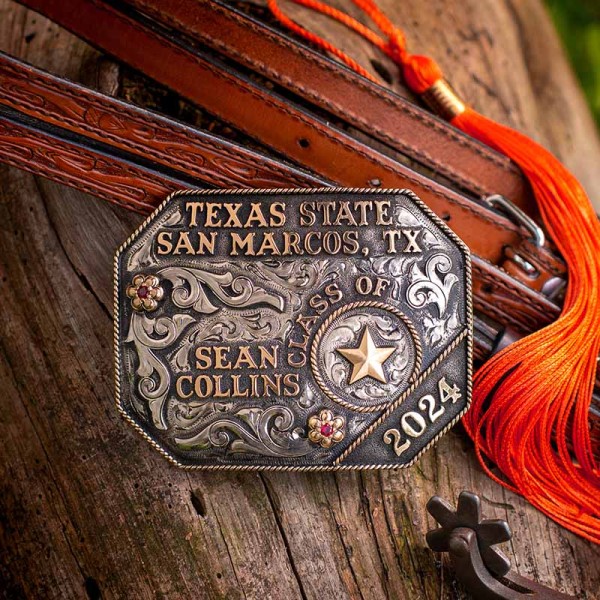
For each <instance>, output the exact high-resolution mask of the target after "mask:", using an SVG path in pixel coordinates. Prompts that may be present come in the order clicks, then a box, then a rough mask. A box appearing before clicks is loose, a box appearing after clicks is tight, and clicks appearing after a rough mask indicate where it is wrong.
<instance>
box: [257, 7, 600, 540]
mask: <svg viewBox="0 0 600 600" xmlns="http://www.w3.org/2000/svg"><path fill="white" fill-rule="evenodd" d="M293 1H294V2H296V3H297V4H301V5H303V6H305V7H307V8H310V9H313V10H316V11H318V12H321V13H323V14H326V15H328V16H329V17H331V18H333V19H336V20H337V21H340V22H341V23H343V24H344V25H346V26H347V27H348V28H350V29H352V30H353V31H355V32H356V33H358V34H359V35H361V36H362V37H364V38H365V39H367V40H368V41H370V42H371V43H372V44H373V45H375V46H376V47H377V48H379V49H380V50H381V51H382V52H384V53H385V54H386V55H387V56H389V57H390V58H391V59H392V60H394V62H396V64H398V66H399V67H400V69H401V70H402V74H403V77H404V80H405V82H406V84H407V86H408V87H409V88H410V89H411V90H412V91H413V92H415V93H417V94H420V95H422V96H423V99H424V100H426V101H428V102H429V103H430V104H431V105H432V106H434V107H435V108H436V109H438V110H439V112H441V114H442V116H444V117H445V118H447V119H448V120H449V121H450V122H451V123H452V124H453V125H454V126H456V127H457V128H459V129H461V130H462V131H464V132H465V133H467V134H468V135H470V136H472V137H474V138H476V139H478V140H480V141H481V142H483V143H485V144H487V145H488V146H490V147H492V148H494V149H496V150H498V151H499V152H501V153H503V154H505V155H506V156H508V157H509V158H511V159H512V160H513V161H514V162H515V163H517V164H518V165H519V166H520V168H521V169H522V171H523V173H524V174H525V175H526V177H527V178H528V180H529V181H530V183H531V186H532V189H533V192H534V195H535V198H536V201H537V204H538V207H539V210H540V214H541V216H542V219H543V221H544V224H545V226H546V229H547V230H548V232H549V234H550V235H551V237H552V239H553V241H554V243H555V244H556V246H557V248H558V249H559V250H560V252H561V254H562V255H563V257H564V259H565V262H566V264H567V267H568V272H569V282H568V286H567V291H566V295H565V301H564V305H563V309H562V313H561V316H560V317H559V318H558V319H557V320H556V321H555V322H554V323H552V324H550V325H548V326H547V327H545V328H543V329H541V330H540V331H537V332H535V333H533V334H531V335H529V336H527V337H525V338H523V339H521V340H519V341H518V342H516V343H514V344H512V345H511V346H509V347H507V348H505V349H504V350H503V351H502V352H500V353H498V354H497V355H495V356H493V357H492V358H491V359H490V360H488V361H487V362H486V363H485V365H484V366H483V367H481V368H480V369H479V370H478V372H477V373H476V375H475V378H474V390H473V402H472V405H471V409H470V411H469V412H468V413H467V415H466V416H465V417H464V419H463V422H464V425H465V428H466V430H467V432H468V433H469V435H470V436H471V438H472V439H473V441H474V444H475V449H476V452H477V456H478V458H479V460H480V462H481V464H482V466H483V468H484V469H485V470H486V472H487V473H488V475H489V476H490V477H492V478H493V479H494V480H495V481H497V482H498V483H501V484H502V485H504V486H505V487H507V488H509V489H511V490H513V491H515V492H518V493H520V494H522V495H523V496H524V497H525V498H527V500H528V501H529V502H531V503H532V504H533V505H534V506H536V507H537V508H539V509H540V510H541V511H543V512H544V513H545V514H546V515H548V516H549V517H551V518H552V519H554V520H555V521H557V522H558V523H560V524H561V525H563V526H564V527H566V528H567V529H570V530H571V531H573V532H575V533H577V534H578V535H580V536H582V537H584V538H586V539H588V540H590V541H592V542H594V543H597V544H600V468H599V465H598V464H597V463H596V462H595V459H594V456H593V452H592V447H591V441H590V434H589V423H588V411H589V408H590V403H591V398H592V391H593V386H594V378H595V373H596V366H597V358H598V354H599V352H600V222H599V221H598V218H597V216H596V215H595V213H594V210H593V208H592V206H591V203H590V201H589V199H588V198H587V196H586V194H585V191H584V190H583V188H582V187H581V185H580V184H579V182H578V181H577V180H576V179H575V177H574V176H573V175H572V174H571V173H569V171H568V170H567V169H566V168H565V167H564V166H563V165H562V164H561V163H560V162H559V161H558V160H557V159H556V158H555V157H554V156H552V154H550V153H549V152H548V151H547V150H545V149H544V148H542V147H541V146H540V145H539V144H537V143H535V142H534V141H532V140H530V139H529V138H527V137H526V136H524V135H523V134H521V133H519V132H517V131H514V130H512V129H510V128H509V127H506V126H503V125H500V124H498V123H496V122H494V121H492V120H490V119H488V118H486V117H484V116H483V115H480V114H479V113H477V112H476V111H474V110H472V109H471V108H469V107H466V106H465V105H464V104H463V103H462V102H461V101H460V100H459V99H458V97H457V96H456V95H455V94H454V93H453V92H452V91H451V89H450V88H449V86H448V85H447V83H446V82H445V81H444V78H443V74H442V72H441V70H440V68H439V66H438V65H437V63H436V62H435V61H433V60H432V59H431V58H429V57H427V56H419V55H412V54H409V53H408V51H407V50H406V44H405V39H404V34H403V33H402V31H401V30H400V29H398V28H397V27H396V26H395V25H394V24H393V23H392V22H391V21H390V20H389V19H388V18H387V17H386V16H385V15H384V14H383V13H382V12H381V10H380V9H379V8H378V7H377V5H376V4H375V2H374V1H373V0H352V1H353V2H354V4H355V5H356V6H358V7H359V8H360V9H361V10H362V11H363V12H364V13H365V14H367V15H368V16H369V17H370V19H371V20H372V21H373V23H374V24H375V25H376V26H377V28H378V29H379V30H380V31H381V34H382V35H379V34H378V33H375V32H374V31H373V30H371V29H369V28H367V27H365V26H364V25H363V24H362V23H360V22H358V21H356V20H355V19H353V18H352V17H350V16H349V15H347V14H345V13H343V12H342V11H339V10H337V9H334V8H332V7H330V6H328V5H326V4H324V3H322V2H319V1H318V0H293ZM268 5H269V8H270V9H271V11H272V13H273V14H274V16H275V17H276V18H277V19H278V20H279V21H280V22H281V23H282V24H284V25H285V26H286V27H288V28H289V29H291V30H292V31H294V32H295V33H297V34H299V35H301V36H303V37H305V38H306V39H307V40H309V41H310V42H311V43H313V44H316V45H317V46H319V47H321V48H322V49H324V50H326V51H328V52H331V53H332V54H334V55H335V56H336V57H337V58H338V59H340V60H341V61H343V62H344V63H345V64H346V65H347V66H349V67H350V68H352V69H354V70H355V71H357V72H358V73H360V74H361V75H363V76H365V77H367V78H368V79H370V80H374V78H373V76H372V75H370V74H369V73H368V72H367V71H366V70H365V69H364V68H362V67H361V66H360V65H359V64H358V63H356V61H354V60H353V59H352V58H350V57H349V56H347V55H346V54H345V53H343V52H342V51H340V50H339V49H338V48H336V47H335V46H333V45H332V44H331V43H329V42H326V41H325V40H323V39H322V38H320V37H319V36H317V35H315V34H313V33H311V32H309V31H307V30H306V29H304V28H302V27H300V26H299V25H297V24H296V23H294V22H293V21H292V20H291V19H289V18H288V17H287V16H286V15H284V14H283V12H282V11H281V9H280V8H279V6H278V4H277V0H268ZM440 109H441V110H440ZM498 471H500V472H501V475H498V474H496V473H497V472H498Z"/></svg>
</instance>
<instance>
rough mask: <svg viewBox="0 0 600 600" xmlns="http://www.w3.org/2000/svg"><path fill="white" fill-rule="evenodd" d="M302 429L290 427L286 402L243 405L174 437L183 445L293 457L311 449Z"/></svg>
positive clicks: (189, 447)
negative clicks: (268, 405) (187, 432)
mask: <svg viewBox="0 0 600 600" xmlns="http://www.w3.org/2000/svg"><path fill="white" fill-rule="evenodd" d="M303 433H304V432H303V430H302V429H300V428H297V427H296V428H294V413H293V412H292V411H291V410H290V409H289V408H288V407H286V406H278V405H275V406H270V407H269V408H266V409H262V408H254V407H246V408H242V409H240V410H238V411H236V412H235V413H230V414H229V415H228V416H227V417H222V418H218V419H217V420H213V421H211V422H209V423H208V424H206V425H204V427H202V429H200V431H198V432H197V433H195V434H194V435H192V436H190V437H184V436H180V437H176V438H175V442H176V443H177V444H178V445H179V446H180V447H181V448H185V449H210V448H213V449H218V448H220V449H223V450H226V451H227V452H228V453H233V454H242V453H251V454H260V455H262V456H275V457H281V456H287V457H295V456H305V455H306V454H308V453H309V452H310V450H311V448H310V445H309V443H308V440H307V438H306V437H304V435H303Z"/></svg>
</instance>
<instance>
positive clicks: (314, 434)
mask: <svg viewBox="0 0 600 600" xmlns="http://www.w3.org/2000/svg"><path fill="white" fill-rule="evenodd" d="M345 426H346V421H345V419H344V418H343V417H340V416H336V415H334V414H333V412H332V411H330V410H329V409H324V410H322V411H321V412H320V413H319V414H318V415H313V416H312V417H310V419H308V428H309V432H308V439H309V440H310V441H311V442H313V443H314V444H319V445H320V446H321V447H322V448H330V447H331V445H332V444H336V443H337V442H341V441H342V440H343V439H344V436H345V435H346V433H345V431H344V427H345Z"/></svg>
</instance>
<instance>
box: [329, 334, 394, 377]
mask: <svg viewBox="0 0 600 600" xmlns="http://www.w3.org/2000/svg"><path fill="white" fill-rule="evenodd" d="M337 351H338V352H339V353H340V354H341V355H342V356H343V357H344V358H345V359H346V360H348V361H350V362H351V363H352V374H351V375H350V383H351V384H352V383H355V382H356V381H360V380H361V379H363V377H373V379H377V381H381V382H382V383H387V378H386V376H385V373H384V372H383V363H384V362H385V361H386V360H387V359H388V358H389V357H390V356H391V355H392V354H393V353H394V352H395V351H396V348H395V347H394V346H385V347H381V348H378V347H377V346H376V345H375V342H374V341H373V338H372V337H371V332H370V331H369V327H368V326H367V325H365V328H364V329H363V333H362V337H361V338H360V344H359V346H358V348H338V349H337Z"/></svg>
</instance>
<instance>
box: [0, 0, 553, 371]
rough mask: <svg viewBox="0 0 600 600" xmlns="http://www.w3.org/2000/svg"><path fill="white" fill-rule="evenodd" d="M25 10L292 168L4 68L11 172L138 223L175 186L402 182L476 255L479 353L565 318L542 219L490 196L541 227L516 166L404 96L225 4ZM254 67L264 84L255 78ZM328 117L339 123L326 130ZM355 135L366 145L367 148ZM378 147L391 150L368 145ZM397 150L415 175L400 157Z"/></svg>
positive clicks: (78, 1)
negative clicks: (510, 213) (109, 206)
mask: <svg viewBox="0 0 600 600" xmlns="http://www.w3.org/2000/svg"><path fill="white" fill-rule="evenodd" d="M22 3H23V4H25V5H27V6H29V7H31V8H33V9H35V10H38V11H39V12H41V13H42V14H45V15H46V16H48V17H50V18H51V19H53V20H54V21H56V22H58V23H59V24H61V25H63V26H65V27H67V28H68V29H70V30H71V31H73V32H74V33H76V34H77V35H79V36H80V37H82V38H84V39H86V40H88V41H89V42H91V43H92V44H94V45H96V46H98V47H100V48H101V49H104V50H105V51H107V52H109V53H111V54H113V55H114V56H116V57H117V58H120V59H122V60H124V61H126V62H127V63H129V64H131V65H132V66H134V67H136V68H139V69H140V70H142V71H143V72H145V73H146V74H148V75H150V76H151V77H153V78H155V79H157V80H159V81H160V82H162V83H164V84H166V85H168V86H169V87H171V88H173V89H174V90H176V91H177V92H179V93H180V94H181V95H183V96H185V97H187V98H189V99H191V100H193V101H194V102H197V103H198V104H200V105H202V106H203V107H205V108H207V109H208V110H209V111H210V112H212V113H214V114H216V115H217V116H219V117H221V118H223V119H224V120H227V121H229V122H231V123H232V124H233V125H235V126H236V127H237V128H239V129H240V130H242V131H244V132H246V133H247V134H249V135H251V136H252V137H254V138H256V139H258V140H260V141H261V142H262V143H263V144H265V145H267V146H269V147H271V148H273V149H274V150H276V151H277V152H279V153H281V154H284V155H285V156H286V158H287V159H290V160H292V161H294V162H295V163H296V165H297V166H292V165H291V164H289V163H288V162H282V161H281V160H279V159H275V158H271V157H268V156H266V155H263V154H261V153H259V152H256V151H251V150H248V149H245V148H243V147H241V146H239V145H236V144H233V143H231V142H228V141H225V140H222V139H220V138H218V137H216V136H212V135H210V134H207V133H206V132H202V131H199V130H197V129H195V128H190V127H187V126H184V125H181V124H179V123H177V122H174V121H172V120H170V119H167V118H165V117H161V116H158V115H154V114H151V113H148V112H147V111H144V110H142V109H139V108H135V107H132V106H130V105H127V104H125V103H123V102H120V101H116V100H114V99H112V98H108V97H106V96H103V95H102V94H99V93H97V92H93V91H91V90H86V89H85V88H82V87H81V86H77V85H75V84H70V83H68V82H65V81H62V80H60V79H58V78H55V77H52V76H50V75H48V74H45V73H43V72H41V71H38V70H36V69H33V68H31V67H27V66H24V65H22V64H21V63H19V62H18V61H16V60H14V59H11V58H9V57H2V60H1V61H0V64H1V67H0V75H1V77H2V89H1V91H0V96H1V97H0V104H2V106H3V107H4V108H3V109H2V114H1V116H0V119H1V123H2V133H1V135H2V138H3V144H2V148H0V153H1V154H2V159H3V160H5V161H6V162H11V163H12V164H18V166H21V167H23V166H25V168H28V169H30V170H33V171H35V172H40V173H42V174H44V175H46V176H49V177H51V178H54V179H57V180H59V181H62V182H64V183H67V184H70V185H74V186H76V187H79V188H81V189H84V190H86V191H90V192H92V193H94V194H96V195H98V196H101V197H104V198H106V199H109V200H111V201H114V202H117V203H120V204H122V205H126V206H128V207H130V208H133V209H134V210H137V211H140V212H147V211H149V210H150V208H151V207H153V206H156V204H157V203H158V201H159V199H162V198H163V197H164V195H165V194H166V193H168V192H169V191H172V190H174V189H182V188H186V187H206V186H214V185H215V184H216V185H219V186H226V185H233V186H251V187H289V186H294V187H297V186H315V185H323V184H340V185H345V186H356V185H359V186H365V185H379V186H382V187H408V188H410V189H412V190H414V191H415V192H416V193H417V194H418V195H419V196H420V197H421V198H422V199H423V200H424V201H425V202H426V203H427V204H428V205H429V206H430V207H431V208H432V209H433V210H434V211H435V212H437V213H438V215H440V216H441V217H442V218H444V220H446V221H447V222H449V224H450V225H451V227H452V228H453V229H454V230H455V231H456V232H457V233H458V234H459V235H460V236H461V237H462V238H463V239H464V240H465V241H466V242H467V244H468V245H469V247H470V248H471V250H472V252H473V254H474V260H473V276H474V305H475V309H476V311H477V313H478V315H477V316H478V318H476V325H475V329H476V336H475V341H476V356H477V358H479V359H483V358H485V357H486V356H487V355H489V353H490V352H493V351H494V350H496V349H498V347H500V346H503V345H506V344H507V343H510V341H511V340H512V339H515V338H517V337H519V336H521V335H523V334H526V333H529V332H531V331H534V330H536V329H538V328H540V327H542V326H543V325H545V324H547V323H549V322H551V321H552V320H553V319H555V318H556V316H557V315H558V312H559V307H558V306H557V304H556V303H555V301H553V298H552V295H553V293H554V292H556V290H557V289H558V288H559V287H560V282H561V280H562V278H564V265H563V264H562V261H561V260H560V258H559V257H558V256H557V255H556V254H555V252H554V251H553V250H552V249H551V247H549V246H548V245H542V246H540V239H539V238H538V239H537V240H535V239H533V238H532V229H533V231H539V230H538V229H537V228H536V225H535V222H533V221H531V220H530V219H523V218H522V216H518V218H517V219H516V221H515V220H514V219H513V218H508V217H507V216H506V215H504V214H502V213H500V212H498V211H497V210H495V209H494V208H493V207H492V206H490V205H488V204H487V203H486V202H485V200H483V198H484V197H487V196H490V195H493V194H501V195H502V196H504V197H506V198H508V199H509V200H510V202H511V203H509V204H508V206H509V207H512V206H513V205H514V206H518V207H519V206H520V207H522V208H523V209H524V210H525V211H526V212H529V213H530V215H531V216H533V217H534V218H535V216H536V215H535V212H534V210H533V209H532V202H531V197H530V195H529V191H528V188H527V185H526V184H525V183H524V180H523V178H522V177H521V176H520V174H519V172H518V170H517V169H516V168H515V167H514V166H513V165H512V164H511V163H510V162H509V161H507V160H506V159H505V158H504V157H501V156H500V155H498V154H496V153H495V152H493V151H491V150H489V149H487V148H485V147H483V146H481V145H480V144H478V143H477V142H475V141H473V140H470V139H469V138H468V137H466V136H463V135H462V134H460V133H458V132H456V131H455V130H454V129H452V128H451V127H449V126H448V125H446V124H445V123H443V122H441V121H439V120H438V119H436V118H435V117H432V116H431V115H429V114H428V113H426V112H425V111H422V110H420V109H418V108H417V107H415V106H414V105H412V104H410V103H409V102H407V101H406V100H404V99H402V98H401V97H399V96H397V95H396V94H394V93H392V92H390V91H388V90H385V89H384V88H381V87H379V86H377V85H375V84H372V83H370V82H367V81H365V80H363V79H362V78H360V77H358V76H357V75H354V74H353V73H351V72H350V71H348V70H347V69H345V68H344V67H342V66H339V65H337V64H336V63H334V62H332V61H330V60H329V59H328V58H326V57H324V56H322V55H321V54H319V53H317V52H314V51H312V50H310V49H309V48H306V47H304V46H301V45H300V44H298V43H297V42H295V41H294V40H292V39H291V38H289V37H288V36H285V35H283V34H281V33H280V32H278V31H276V30H274V29H272V28H270V27H268V26H266V25H264V24H263V23H261V22H260V21H258V20H256V19H253V18H251V17H249V16H247V15H245V14H243V13H241V12H239V11H236V10H234V9H232V8H231V7H228V6H226V5H223V4H221V3H216V2H205V1H200V2H197V1H194V2H191V1H181V0H180V1H177V2H175V1H173V2H156V1H152V0H132V1H130V2H127V3H124V2H104V3H103V2H97V1H95V0H70V1H69V2H58V1H48V2H41V1H37V0H26V1H24V2H22ZM225 32H226V35H225ZM182 34H183V35H184V36H186V37H182ZM199 43H201V44H203V46H202V48H200V47H199ZM217 51H218V52H219V53H220V54H219V55H217V54H216V52H217ZM174 61H177V63H178V64H179V68H178V69H173V68H172V64H173V62H174ZM234 61H235V62H234ZM248 69H251V70H252V71H254V72H256V73H258V74H259V75H260V76H261V77H259V78H256V77H255V76H252V78H250V77H249V75H250V73H249V72H248ZM25 75H26V76H25ZM263 77H264V78H268V79H269V80H270V81H265V80H263V79H262V78H263ZM33 99H35V100H33ZM28 100H29V101H28ZM307 103H308V104H309V105H310V106H309V107H308V108H307ZM366 106H368V107H369V110H366V109H365V107H366ZM390 111H393V115H394V118H389V114H390ZM332 117H333V118H334V119H336V121H343V123H340V126H333V125H331V123H330V122H329V119H330V118H332ZM348 125H349V126H351V127H353V128H355V129H358V130H360V131H362V132H366V133H368V136H369V138H370V139H369V140H368V141H367V142H363V141H359V140H358V139H356V137H354V136H353V135H350V134H349V133H348V132H347V131H346V129H345V127H346V126H348ZM17 140H18V143H19V146H17V145H16V144H15V141H17ZM371 140H374V141H376V142H380V143H383V144H384V145H385V148H384V150H383V151H379V150H375V149H374V148H372V147H371V146H370V145H369V143H370V141H371ZM34 142H35V143H34ZM380 146H381V144H380ZM380 146H378V147H380ZM397 151H400V152H402V154H403V155H404V156H406V157H408V158H409V159H410V160H411V161H413V166H414V167H415V168H414V169H413V168H409V167H408V166H406V165H405V164H403V163H402V162H400V160H398V159H397V158H396V157H397V156H398V154H397ZM416 169H420V170H422V171H425V172H426V173H427V175H425V174H421V173H419V172H417V171H416ZM432 177H436V178H437V179H439V180H440V181H441V182H442V183H439V182H438V181H436V180H434V179H432ZM517 214H518V215H519V213H517ZM524 225H525V227H524ZM527 227H529V229H528V228H527Z"/></svg>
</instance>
